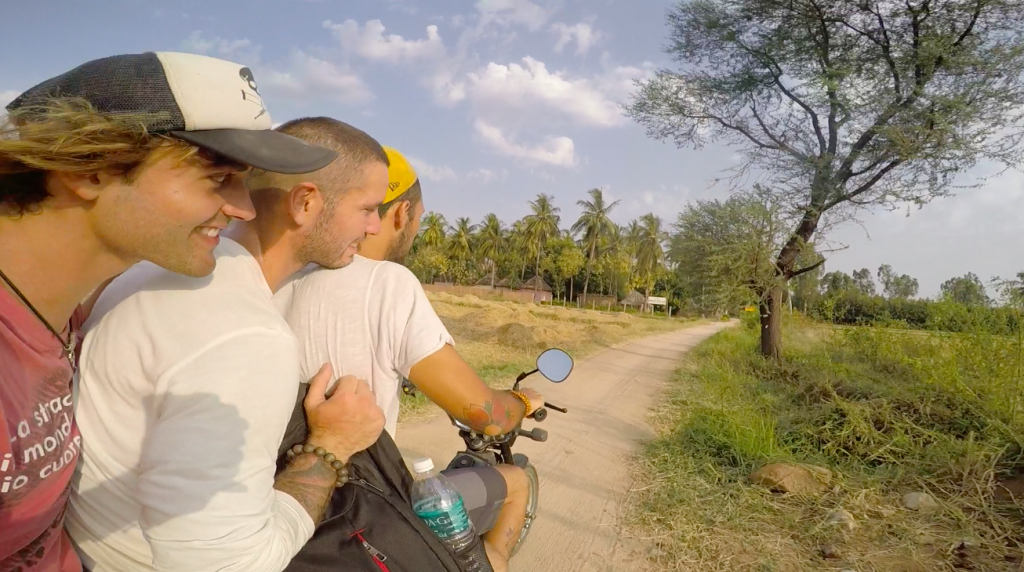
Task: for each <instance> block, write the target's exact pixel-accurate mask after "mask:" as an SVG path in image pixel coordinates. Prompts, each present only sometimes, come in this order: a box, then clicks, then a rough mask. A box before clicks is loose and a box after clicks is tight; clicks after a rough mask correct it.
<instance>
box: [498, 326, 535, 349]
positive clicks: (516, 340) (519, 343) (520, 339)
mask: <svg viewBox="0 0 1024 572" xmlns="http://www.w3.org/2000/svg"><path fill="white" fill-rule="evenodd" d="M498 343H500V344H502V345H505V346H512V347H516V348H533V347H537V345H538V341H537V337H536V336H535V335H534V334H533V330H532V329H531V328H530V327H529V326H526V325H523V324H520V323H519V322H510V323H508V324H505V325H503V326H501V327H500V328H498Z"/></svg>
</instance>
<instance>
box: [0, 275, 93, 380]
mask: <svg viewBox="0 0 1024 572" xmlns="http://www.w3.org/2000/svg"><path fill="white" fill-rule="evenodd" d="M0 278H2V279H3V281H4V282H6V283H7V285H8V286H10V288H11V290H12V291H13V292H14V293H15V294H17V296H18V298H21V301H22V302H24V304H25V305H26V306H28V309H29V310H32V313H33V314H35V315H36V318H39V321H40V322H42V323H43V325H44V326H46V329H47V330H50V333H51V334H53V336H54V337H55V338H57V340H58V341H60V343H61V345H63V346H64V354H65V355H66V357H67V358H68V363H69V364H71V369H72V371H73V370H74V369H75V345H76V344H77V343H78V339H77V336H75V332H74V331H73V330H72V331H70V332H68V339H67V340H65V339H64V338H62V337H60V334H59V333H57V330H55V329H54V328H53V326H51V325H50V322H47V321H46V318H44V317H43V315H42V314H40V313H39V310H36V307H35V306H33V305H32V302H29V301H28V298H26V297H25V295H24V294H22V293H21V290H18V287H17V286H15V285H14V282H11V279H10V278H8V277H7V275H6V274H4V272H3V270H0Z"/></svg>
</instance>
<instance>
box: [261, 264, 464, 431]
mask: <svg viewBox="0 0 1024 572" xmlns="http://www.w3.org/2000/svg"><path fill="white" fill-rule="evenodd" d="M274 303H275V304H277V307H278V309H279V310H280V311H281V313H282V314H283V315H284V317H285V320H287V321H288V325H289V326H291V328H292V331H293V332H295V335H296V336H297V337H298V338H299V348H300V352H301V354H300V355H301V359H300V364H301V369H302V376H303V378H304V379H309V378H311V377H313V375H314V374H316V372H317V371H318V370H319V369H320V366H321V365H323V364H324V362H330V364H331V366H332V367H333V368H334V373H335V375H336V376H338V377H341V376H343V375H354V376H357V377H360V378H362V379H365V380H366V381H367V382H368V383H369V384H370V387H371V388H372V389H373V393H374V395H376V396H377V405H379V406H380V408H381V409H383V410H384V416H385V419H386V424H385V426H384V428H385V429H386V430H387V432H388V433H390V434H391V436H392V437H393V436H394V435H395V428H396V425H397V424H398V398H399V395H400V393H401V390H402V385H401V381H400V380H399V377H398V376H399V374H401V375H402V376H405V377H408V376H409V370H410V369H412V366H414V365H416V364H417V363H418V362H419V361H420V360H422V359H423V358H425V357H428V356H430V355H431V354H433V353H435V352H437V351H438V350H440V349H441V348H443V347H444V345H445V344H451V345H454V344H455V342H454V341H453V340H452V337H451V336H450V335H449V334H448V330H447V329H445V327H444V324H442V323H441V319H440V318H438V317H437V314H436V313H435V312H434V308H433V307H431V305H430V300H427V295H426V294H425V293H424V292H423V286H422V285H421V284H420V282H419V280H417V279H416V276H414V275H413V273H412V272H410V271H409V270H408V269H407V268H406V267H404V266H402V265H400V264H395V263H393V262H380V261H377V260H370V259H368V258H363V257H362V256H356V257H355V259H354V260H353V261H352V263H351V264H349V265H348V266H346V267H344V268H339V269H336V270H328V269H325V268H319V267H308V268H306V269H305V270H303V271H302V272H301V273H300V274H298V275H296V276H295V277H294V278H293V279H292V280H291V281H289V282H288V283H287V284H285V285H284V286H283V287H282V288H281V289H280V290H278V292H277V294H275V295H274Z"/></svg>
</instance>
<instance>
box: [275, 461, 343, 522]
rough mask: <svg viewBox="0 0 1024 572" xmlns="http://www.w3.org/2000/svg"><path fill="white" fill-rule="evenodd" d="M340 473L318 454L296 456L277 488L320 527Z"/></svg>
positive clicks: (277, 480) (277, 481) (282, 475)
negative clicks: (294, 501) (293, 500)
mask: <svg viewBox="0 0 1024 572" xmlns="http://www.w3.org/2000/svg"><path fill="white" fill-rule="evenodd" d="M337 480H338V474H337V473H336V472H335V471H334V469H332V468H331V467H329V466H327V463H324V462H322V461H321V460H320V458H319V457H317V456H316V455H313V454H310V453H306V454H303V455H297V456H296V457H295V458H294V459H292V461H291V463H288V466H287V467H285V469H284V470H283V471H281V474H279V475H278V476H277V479H276V480H275V481H274V488H275V489H277V490H279V491H281V492H282V493H285V494H287V495H288V496H290V497H292V498H293V499H295V500H296V501H297V502H298V503H299V504H300V505H302V508H304V509H306V513H308V514H309V517H310V518H312V519H313V524H314V525H317V524H320V521H322V520H323V519H324V514H325V513H326V511H327V504H328V503H329V502H330V501H331V495H332V494H334V483H335V482H336V481H337Z"/></svg>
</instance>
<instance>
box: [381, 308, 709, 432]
mask: <svg viewBox="0 0 1024 572" xmlns="http://www.w3.org/2000/svg"><path fill="white" fill-rule="evenodd" d="M428 297H429V298H430V301H431V304H433V306H434V310H435V311H436V312H437V314H438V315H439V316H440V317H441V321H442V322H444V324H445V326H446V327H447V328H448V331H449V332H450V333H451V334H452V337H454V338H455V343H456V348H457V349H458V350H459V353H460V354H461V355H462V357H464V358H465V359H466V361H467V362H469V365H471V366H472V367H473V368H474V369H475V370H476V371H477V373H479V374H480V376H481V377H482V378H483V379H484V381H486V382H487V383H488V384H489V385H491V386H493V387H511V385H512V382H513V381H515V377H516V375H517V374H518V373H519V372H521V371H529V370H531V369H533V367H534V361H535V360H536V358H537V355H538V354H539V353H540V352H541V351H543V350H544V349H547V348H551V347H557V348H561V349H563V350H565V351H567V352H569V353H570V354H571V355H572V356H573V358H575V359H582V358H584V357H586V356H588V355H591V354H593V353H594V352H596V351H599V350H601V349H603V348H606V347H610V346H613V345H615V344H619V343H622V342H625V341H627V340H631V339H635V338H639V337H643V336H647V335H653V334H658V333H663V332H668V331H671V330H674V329H678V328H682V327H686V326H688V325H692V324H695V323H697V322H696V321H692V320H690V321H686V320H681V319H674V318H673V319H670V318H666V317H664V316H661V317H651V316H641V315H637V314H623V313H619V312H601V311H593V310H580V309H573V308H565V307H562V306H538V305H536V304H519V303H516V302H492V301H487V300H481V299H479V298H477V297H475V296H452V295H450V294H444V293H428ZM438 411H439V409H438V408H436V407H435V406H433V405H432V404H431V403H430V402H429V401H427V400H426V399H424V398H423V397H422V396H418V397H417V398H414V399H409V398H404V399H403V400H402V412H401V418H402V420H403V421H410V420H415V419H417V418H422V417H425V416H430V415H433V414H436V413H437V412H438Z"/></svg>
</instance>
